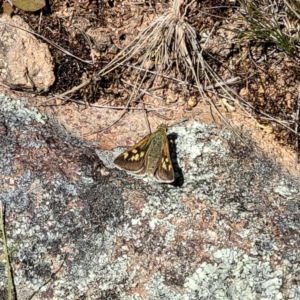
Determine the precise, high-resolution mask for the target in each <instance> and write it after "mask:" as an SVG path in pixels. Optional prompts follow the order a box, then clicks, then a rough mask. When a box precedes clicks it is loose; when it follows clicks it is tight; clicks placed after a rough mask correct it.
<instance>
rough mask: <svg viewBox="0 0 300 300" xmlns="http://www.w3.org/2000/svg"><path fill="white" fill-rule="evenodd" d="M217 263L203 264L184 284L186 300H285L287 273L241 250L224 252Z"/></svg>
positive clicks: (216, 253)
mask: <svg viewBox="0 0 300 300" xmlns="http://www.w3.org/2000/svg"><path fill="white" fill-rule="evenodd" d="M213 258H214V260H215V261H214V263H206V262H204V263H202V264H200V265H199V267H198V268H197V270H196V271H195V272H194V273H193V274H192V275H191V276H189V277H188V278H187V279H186V282H185V284H184V286H185V288H186V291H187V293H188V294H189V297H187V298H186V299H190V300H194V299H195V300H196V299H220V300H221V299H222V300H223V299H228V300H232V299H249V300H252V299H257V298H259V299H266V300H267V299H278V300H279V299H284V298H283V295H282V293H281V291H280V288H281V286H282V276H283V270H276V271H274V270H272V267H271V265H270V262H262V261H260V260H259V259H257V258H253V257H249V256H248V255H246V254H244V253H243V252H242V251H240V250H239V249H234V248H233V249H220V250H217V251H216V252H215V253H213Z"/></svg>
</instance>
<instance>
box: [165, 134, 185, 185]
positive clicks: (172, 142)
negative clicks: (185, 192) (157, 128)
mask: <svg viewBox="0 0 300 300" xmlns="http://www.w3.org/2000/svg"><path fill="white" fill-rule="evenodd" d="M177 138H178V134H177V133H175V132H174V133H170V134H168V140H169V148H170V156H171V160H172V165H173V168H174V177H175V179H174V181H173V182H172V183H171V184H172V185H173V186H179V187H180V186H182V185H183V183H184V177H183V172H182V169H181V168H180V166H179V163H178V158H177V149H176V139H177Z"/></svg>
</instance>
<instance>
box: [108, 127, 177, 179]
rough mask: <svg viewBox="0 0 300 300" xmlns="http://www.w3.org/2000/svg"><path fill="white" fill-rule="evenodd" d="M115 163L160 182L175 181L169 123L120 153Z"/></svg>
mask: <svg viewBox="0 0 300 300" xmlns="http://www.w3.org/2000/svg"><path fill="white" fill-rule="evenodd" d="M114 163H115V165H116V166H117V167H118V168H119V169H121V170H125V171H127V172H129V173H134V174H137V175H140V176H149V177H151V178H153V179H155V180H156V181H159V182H165V183H170V182H173V181H174V170H173V166H172V162H171V158H170V151H169V141H168V137H167V125H165V124H161V125H159V126H158V127H157V129H156V131H155V132H153V133H151V134H149V135H147V136H145V137H144V138H143V139H142V140H141V141H139V142H138V143H137V144H136V145H134V146H133V147H132V148H130V149H128V150H126V151H125V152H123V153H122V154H120V155H119V156H118V157H117V158H116V159H115V160H114Z"/></svg>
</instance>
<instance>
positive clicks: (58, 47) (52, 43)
mask: <svg viewBox="0 0 300 300" xmlns="http://www.w3.org/2000/svg"><path fill="white" fill-rule="evenodd" d="M0 23H2V24H5V25H8V26H11V27H14V28H17V29H20V30H23V31H26V32H28V33H31V34H33V35H35V36H37V37H38V38H40V39H42V40H44V41H46V42H47V43H49V44H50V45H52V46H53V47H55V48H56V49H58V50H60V51H62V52H63V53H65V54H67V55H69V56H71V57H73V58H75V59H77V60H79V61H81V62H83V63H86V64H89V65H93V62H92V61H88V60H84V59H81V58H80V57H78V56H76V55H74V54H72V53H71V52H69V51H68V50H66V49H64V48H62V47H61V46H59V45H57V44H55V43H54V42H52V41H51V40H49V39H47V38H46V37H44V36H42V35H40V34H38V33H36V32H35V31H33V30H29V29H25V28H23V27H20V26H17V25H14V24H10V23H7V22H2V21H0Z"/></svg>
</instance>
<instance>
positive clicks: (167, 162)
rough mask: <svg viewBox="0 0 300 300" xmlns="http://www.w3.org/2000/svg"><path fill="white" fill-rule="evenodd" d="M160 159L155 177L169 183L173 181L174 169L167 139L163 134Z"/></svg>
mask: <svg viewBox="0 0 300 300" xmlns="http://www.w3.org/2000/svg"><path fill="white" fill-rule="evenodd" d="M164 139H165V142H164V143H163V148H162V154H161V159H160V161H159V163H158V168H157V171H156V173H155V179H156V180H157V181H159V182H165V183H171V182H173V181H174V169H173V165H172V161H171V157H170V149H169V141H168V138H167V135H166V134H165V137H164Z"/></svg>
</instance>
